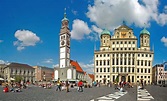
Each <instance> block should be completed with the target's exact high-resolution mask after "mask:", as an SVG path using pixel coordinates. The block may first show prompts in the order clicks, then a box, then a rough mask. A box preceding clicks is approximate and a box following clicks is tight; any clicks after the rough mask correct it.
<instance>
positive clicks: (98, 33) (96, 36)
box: [92, 25, 103, 40]
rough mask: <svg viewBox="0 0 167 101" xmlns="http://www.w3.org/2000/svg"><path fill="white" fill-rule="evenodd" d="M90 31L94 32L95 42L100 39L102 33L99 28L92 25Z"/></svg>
mask: <svg viewBox="0 0 167 101" xmlns="http://www.w3.org/2000/svg"><path fill="white" fill-rule="evenodd" d="M92 31H93V32H95V33H94V35H95V40H98V39H99V38H100V35H101V32H102V31H103V30H102V29H101V28H98V27H97V26H95V25H92Z"/></svg>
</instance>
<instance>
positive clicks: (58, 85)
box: [56, 78, 61, 91]
mask: <svg viewBox="0 0 167 101" xmlns="http://www.w3.org/2000/svg"><path fill="white" fill-rule="evenodd" d="M58 89H59V91H61V82H60V78H58V80H57V89H56V91H58Z"/></svg>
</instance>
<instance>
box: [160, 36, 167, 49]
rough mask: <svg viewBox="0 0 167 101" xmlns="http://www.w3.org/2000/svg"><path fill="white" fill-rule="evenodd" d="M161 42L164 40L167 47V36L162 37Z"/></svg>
mask: <svg viewBox="0 0 167 101" xmlns="http://www.w3.org/2000/svg"><path fill="white" fill-rule="evenodd" d="M161 42H163V43H164V45H165V46H166V47H167V38H165V37H162V38H161Z"/></svg>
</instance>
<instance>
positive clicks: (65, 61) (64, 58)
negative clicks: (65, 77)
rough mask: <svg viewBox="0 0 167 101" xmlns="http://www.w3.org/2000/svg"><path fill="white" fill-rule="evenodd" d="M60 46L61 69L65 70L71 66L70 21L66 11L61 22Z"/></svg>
mask: <svg viewBox="0 0 167 101" xmlns="http://www.w3.org/2000/svg"><path fill="white" fill-rule="evenodd" d="M61 22H62V23H61V29H60V35H59V36H60V37H59V41H60V42H59V45H60V63H59V67H60V68H65V67H69V66H70V37H71V34H70V29H69V20H68V19H67V17H66V9H65V11H64V18H63V19H62V21H61Z"/></svg>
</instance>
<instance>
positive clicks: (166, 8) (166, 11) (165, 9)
mask: <svg viewBox="0 0 167 101" xmlns="http://www.w3.org/2000/svg"><path fill="white" fill-rule="evenodd" d="M164 12H165V13H167V5H166V6H164Z"/></svg>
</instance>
